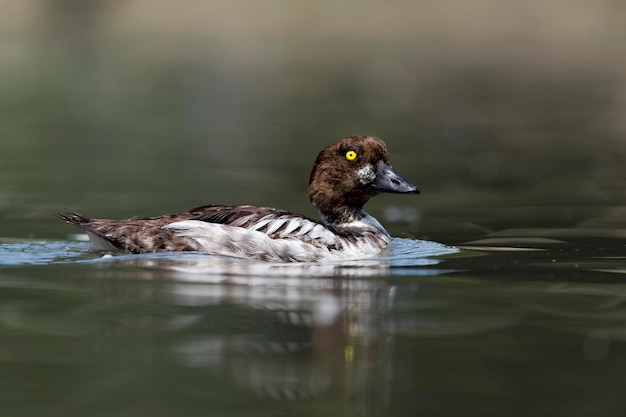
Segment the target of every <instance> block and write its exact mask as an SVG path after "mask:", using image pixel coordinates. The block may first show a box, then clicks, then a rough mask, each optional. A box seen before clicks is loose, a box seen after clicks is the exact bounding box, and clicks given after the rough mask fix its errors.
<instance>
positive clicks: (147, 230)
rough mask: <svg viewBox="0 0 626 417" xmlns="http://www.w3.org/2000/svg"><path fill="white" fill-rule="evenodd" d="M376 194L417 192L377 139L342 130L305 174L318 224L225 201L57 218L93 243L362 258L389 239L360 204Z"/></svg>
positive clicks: (302, 258) (251, 255)
mask: <svg viewBox="0 0 626 417" xmlns="http://www.w3.org/2000/svg"><path fill="white" fill-rule="evenodd" d="M380 192H393V193H406V194H417V193H419V190H418V188H417V187H415V186H414V185H411V184H409V183H408V182H406V181H405V180H404V179H403V178H402V177H400V176H399V175H398V173H397V172H395V170H393V168H391V165H390V164H389V160H388V156H387V150H386V147H385V145H384V143H383V142H382V141H380V140H379V139H377V138H374V137H371V136H350V137H347V138H344V139H342V140H340V141H339V142H336V143H335V144H333V145H330V146H329V147H327V148H325V149H324V150H322V152H320V154H319V155H318V157H317V160H316V161H315V165H314V167H313V171H312V172H311V178H310V182H309V196H310V198H311V202H312V203H313V205H315V207H316V208H317V209H318V210H319V212H320V214H321V215H322V219H323V220H324V223H320V222H317V221H315V220H311V219H308V218H306V217H304V216H300V215H298V214H293V213H289V212H287V211H283V210H278V209H274V208H267V207H254V206H225V205H210V206H203V207H198V208H195V209H192V210H189V211H187V212H184V213H179V214H171V215H164V216H158V217H149V218H143V219H128V220H104V219H90V218H87V217H85V216H82V215H79V214H77V213H71V214H64V215H61V217H62V218H63V219H64V220H65V221H67V222H68V223H71V224H75V225H77V226H78V227H80V228H82V229H83V230H85V231H86V232H87V233H88V235H89V237H90V238H91V240H92V241H93V242H94V243H95V244H96V246H97V247H99V248H101V249H115V250H121V251H125V252H131V253H147V252H163V251H166V252H176V251H196V252H206V253H212V254H216V255H226V256H235V257H240V258H247V259H256V260H264V261H273V262H314V261H322V260H347V259H364V258H369V257H372V256H376V255H377V254H379V253H380V252H381V251H382V250H383V249H384V248H385V246H387V244H388V243H389V241H390V237H389V234H388V233H387V232H386V231H385V229H384V228H383V227H382V226H381V225H380V223H379V222H378V221H377V220H376V219H375V218H373V217H372V216H370V215H369V214H367V213H365V212H364V211H363V210H362V207H363V205H364V204H365V202H367V200H369V198H371V197H372V196H374V195H377V194H379V193H380Z"/></svg>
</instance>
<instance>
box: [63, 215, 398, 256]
mask: <svg viewBox="0 0 626 417" xmlns="http://www.w3.org/2000/svg"><path fill="white" fill-rule="evenodd" d="M61 217H62V218H63V219H64V220H65V221H67V222H68V223H71V224H75V225H76V226H78V227H80V228H81V229H83V230H85V231H86V232H87V233H88V234H89V235H90V237H91V238H92V240H93V241H94V243H96V244H97V246H98V247H99V248H100V249H117V250H120V251H125V252H131V253H149V252H179V251H180V252H182V251H195V252H208V253H213V254H217V255H226V256H235V257H242V258H249V259H257V260H264V261H273V262H314V261H319V260H322V259H326V260H339V259H347V258H349V259H354V258H359V257H368V256H373V255H376V254H377V253H379V252H380V251H381V250H382V249H383V248H384V247H385V246H386V245H387V243H388V242H389V238H388V236H386V235H381V234H380V233H379V232H378V231H377V230H376V229H374V228H372V227H369V228H366V229H365V230H363V229H362V228H359V231H358V232H357V230H356V228H335V227H332V226H326V225H323V224H321V223H319V222H316V221H315V220H311V219H308V218H306V217H304V216H300V215H296V214H292V213H289V212H286V211H283V210H278V209H274V208H268V207H253V206H220V205H214V206H204V207H198V208H195V209H192V210H190V211H188V212H184V213H179V214H172V215H165V216H158V217H148V218H142V219H127V220H108V219H90V218H88V217H85V216H82V215H80V214H77V213H70V214H64V215H61Z"/></svg>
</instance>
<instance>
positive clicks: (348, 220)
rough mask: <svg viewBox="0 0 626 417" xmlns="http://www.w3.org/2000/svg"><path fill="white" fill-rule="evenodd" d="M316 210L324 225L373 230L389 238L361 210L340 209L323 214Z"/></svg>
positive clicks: (376, 223) (379, 225)
mask: <svg viewBox="0 0 626 417" xmlns="http://www.w3.org/2000/svg"><path fill="white" fill-rule="evenodd" d="M318 210H319V212H320V216H321V217H322V220H323V221H324V223H325V224H327V225H329V226H332V227H335V228H337V229H344V230H345V229H353V230H359V229H361V230H363V229H368V228H374V229H376V230H378V231H379V232H381V233H383V234H385V235H386V236H389V233H387V231H386V230H385V228H384V227H383V226H382V225H381V224H380V223H379V222H378V220H376V219H375V218H374V217H372V216H370V215H369V214H367V213H366V212H365V211H363V209H362V208H355V207H340V208H335V209H334V210H332V211H328V212H324V211H322V210H320V209H319V208H318Z"/></svg>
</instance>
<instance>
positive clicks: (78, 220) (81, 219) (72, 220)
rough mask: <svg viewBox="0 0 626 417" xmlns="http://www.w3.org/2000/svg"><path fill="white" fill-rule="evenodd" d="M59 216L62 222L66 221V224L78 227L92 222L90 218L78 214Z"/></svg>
mask: <svg viewBox="0 0 626 417" xmlns="http://www.w3.org/2000/svg"><path fill="white" fill-rule="evenodd" d="M57 216H59V217H60V218H61V219H62V220H65V222H66V223H69V224H74V225H77V226H79V225H81V224H85V223H89V222H90V221H91V219H90V218H89V217H87V216H83V215H82V214H79V213H76V212H69V213H58V214H57Z"/></svg>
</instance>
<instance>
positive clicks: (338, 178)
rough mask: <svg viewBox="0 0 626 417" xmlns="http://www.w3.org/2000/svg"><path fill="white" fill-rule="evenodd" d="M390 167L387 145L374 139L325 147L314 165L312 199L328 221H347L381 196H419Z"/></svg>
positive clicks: (362, 138) (360, 138) (351, 139)
mask: <svg viewBox="0 0 626 417" xmlns="http://www.w3.org/2000/svg"><path fill="white" fill-rule="evenodd" d="M419 192H420V191H419V188H417V187H416V186H415V185H413V184H411V183H409V182H408V181H406V180H405V179H404V178H402V177H401V176H400V174H398V173H397V172H396V170H394V169H393V168H392V167H391V163H390V162H389V154H388V152H387V146H386V145H385V143H384V142H383V141H382V140H380V139H378V138H375V137H373V136H349V137H346V138H343V139H341V140H339V141H338V142H335V143H334V144H332V145H330V146H328V147H326V148H324V149H323V150H322V151H321V152H320V153H319V155H318V156H317V159H316V160H315V165H314V166H313V171H312V172H311V177H310V180H309V198H310V199H311V202H312V203H313V205H314V206H315V207H316V208H317V209H318V210H319V212H320V213H321V214H322V216H323V217H324V219H325V220H326V221H330V222H332V223H338V222H341V221H348V219H347V218H345V217H346V216H348V217H349V216H351V215H352V213H354V212H355V210H360V209H361V208H362V207H363V205H365V203H366V202H367V201H368V200H369V199H370V198H372V197H373V196H375V195H378V194H380V193H396V194H419Z"/></svg>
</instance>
